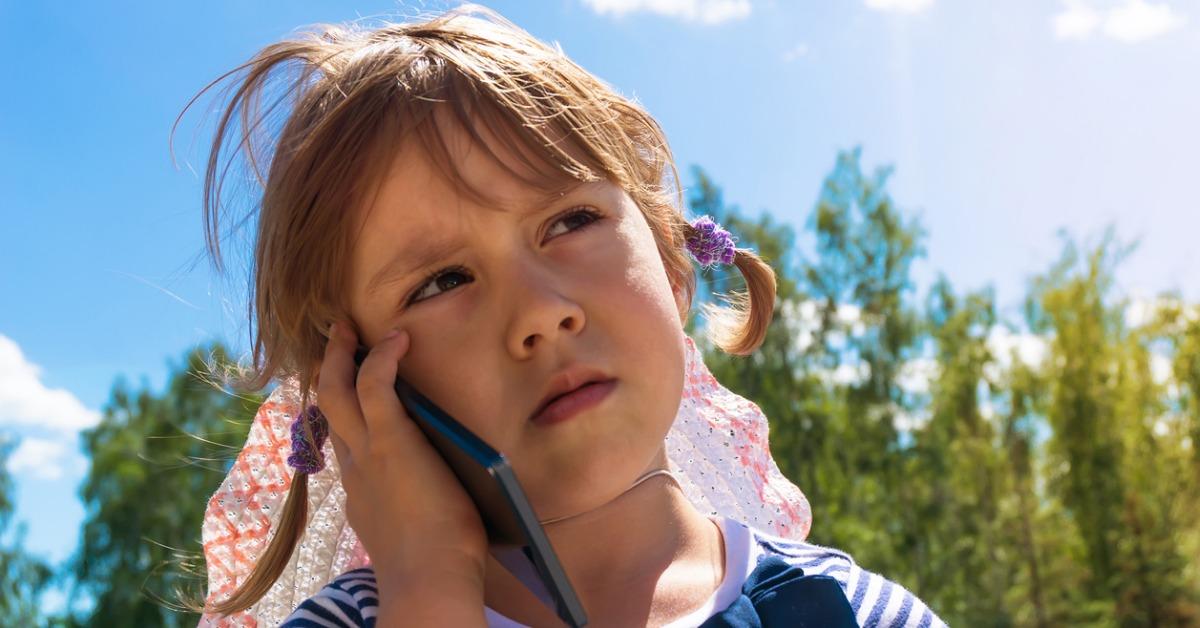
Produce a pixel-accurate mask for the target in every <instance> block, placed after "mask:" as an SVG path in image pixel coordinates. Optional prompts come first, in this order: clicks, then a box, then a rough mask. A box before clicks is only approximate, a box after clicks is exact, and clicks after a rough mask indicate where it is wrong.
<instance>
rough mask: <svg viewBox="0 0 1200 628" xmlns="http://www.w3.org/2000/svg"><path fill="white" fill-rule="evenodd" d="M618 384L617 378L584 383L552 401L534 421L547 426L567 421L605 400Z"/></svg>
mask: <svg viewBox="0 0 1200 628" xmlns="http://www.w3.org/2000/svg"><path fill="white" fill-rule="evenodd" d="M616 386H617V380H615V379H609V380H604V381H601V382H592V383H590V384H584V385H583V386H580V387H579V388H576V389H575V390H573V391H571V392H569V393H567V394H565V395H563V396H561V397H559V398H558V399H555V400H554V401H552V402H550V405H548V406H546V407H545V408H544V409H543V410H542V411H541V412H539V413H538V414H537V416H535V417H533V422H534V423H536V424H538V425H542V426H546V425H553V424H555V423H561V422H563V421H566V420H567V419H569V418H571V417H573V416H575V415H577V414H579V413H581V412H583V411H584V410H587V409H588V408H591V407H592V406H595V405H597V404H599V403H600V402H601V401H604V399H605V398H607V397H608V395H609V394H610V393H611V392H612V390H613V388H616Z"/></svg>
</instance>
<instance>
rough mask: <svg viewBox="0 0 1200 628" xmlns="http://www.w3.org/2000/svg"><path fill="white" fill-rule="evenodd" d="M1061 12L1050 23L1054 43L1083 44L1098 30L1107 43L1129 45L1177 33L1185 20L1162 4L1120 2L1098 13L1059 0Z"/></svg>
mask: <svg viewBox="0 0 1200 628" xmlns="http://www.w3.org/2000/svg"><path fill="white" fill-rule="evenodd" d="M1062 4H1063V9H1062V11H1060V12H1059V13H1058V14H1056V15H1054V16H1053V17H1052V18H1051V20H1050V22H1051V25H1052V26H1053V28H1054V36H1055V37H1057V38H1058V39H1076V40H1084V39H1088V38H1090V37H1091V36H1092V34H1093V33H1094V32H1096V30H1097V29H1099V30H1100V31H1101V32H1102V33H1103V34H1104V35H1105V36H1106V37H1108V38H1109V39H1115V40H1117V41H1120V42H1124V43H1128V44H1133V43H1138V42H1141V41H1146V40H1148V39H1153V38H1155V37H1158V36H1159V35H1163V34H1166V33H1169V32H1171V31H1173V30H1175V29H1178V28H1180V27H1182V26H1183V25H1184V23H1186V22H1187V17H1186V16H1184V15H1182V14H1180V13H1177V12H1176V11H1175V10H1174V9H1172V8H1171V7H1170V6H1169V5H1167V4H1166V3H1165V2H1163V3H1157V4H1155V3H1151V2H1147V1H1146V0H1123V1H1122V2H1121V4H1118V5H1116V6H1112V7H1110V8H1108V10H1107V11H1105V12H1103V13H1101V12H1100V11H1099V10H1097V9H1095V8H1093V7H1092V6H1091V5H1089V4H1088V2H1087V0H1062Z"/></svg>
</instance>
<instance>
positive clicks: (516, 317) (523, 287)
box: [506, 265, 587, 359]
mask: <svg viewBox="0 0 1200 628" xmlns="http://www.w3.org/2000/svg"><path fill="white" fill-rule="evenodd" d="M511 277H512V281H513V283H512V284H510V285H511V287H512V290H511V291H510V292H509V296H510V298H511V301H510V302H509V304H508V306H509V308H510V310H509V311H510V312H512V315H511V316H512V322H511V323H510V327H509V329H508V332H507V333H508V338H507V340H506V342H507V344H508V348H509V351H510V352H511V354H512V355H513V357H514V358H516V359H527V358H529V357H531V356H533V355H534V353H535V352H538V351H545V350H546V349H547V348H548V347H546V346H543V345H550V346H553V345H554V344H555V343H558V342H561V341H562V340H564V339H565V338H567V337H570V336H575V335H578V334H579V332H581V331H583V327H584V325H585V324H586V322H587V319H586V318H585V316H584V313H583V307H582V306H581V305H580V303H579V302H578V301H576V300H575V299H574V298H573V297H572V296H570V295H569V294H567V293H566V292H564V289H563V288H564V286H563V281H564V279H563V278H562V277H552V276H551V275H550V273H549V272H547V271H545V270H544V269H537V268H534V267H533V265H529V266H528V267H526V268H524V269H514V272H513V273H512V275H511Z"/></svg>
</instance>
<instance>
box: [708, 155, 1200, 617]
mask: <svg viewBox="0 0 1200 628" xmlns="http://www.w3.org/2000/svg"><path fill="white" fill-rule="evenodd" d="M859 161H860V152H859V151H858V150H857V149H855V150H851V151H847V152H844V153H841V154H840V155H839V156H838V158H837V161H836V163H835V165H834V168H833V170H832V171H831V173H830V174H829V176H828V177H827V178H826V180H825V182H824V184H823V186H822V188H821V190H820V193H819V196H818V198H817V201H816V203H815V205H814V207H813V210H812V212H811V214H810V218H809V221H808V227H809V229H810V230H811V231H812V234H813V235H814V236H815V240H816V246H815V249H814V251H815V252H814V255H813V257H812V258H811V259H800V260H798V261H793V260H792V258H793V257H795V251H793V250H791V249H792V247H793V245H794V241H795V234H794V233H793V232H792V231H791V229H790V228H789V227H787V226H786V225H774V224H772V222H771V221H770V219H769V218H763V219H761V220H758V221H750V220H748V219H746V218H744V217H742V216H741V214H740V211H739V210H738V208H737V207H734V206H728V205H725V204H724V201H723V199H722V197H721V193H720V189H719V188H718V187H717V186H716V185H715V184H714V183H713V182H712V180H711V179H710V178H709V177H708V176H707V175H706V174H705V173H704V172H703V171H699V170H697V171H695V172H694V173H693V174H694V177H695V178H696V179H697V186H696V188H695V189H694V191H693V193H692V195H691V197H690V198H689V201H690V204H691V208H692V211H693V213H694V214H702V213H706V214H711V215H713V216H717V217H720V220H722V222H724V223H725V224H726V225H727V226H728V228H730V230H731V231H733V232H734V233H735V234H737V235H738V237H739V241H740V243H741V246H748V247H750V248H754V249H756V250H760V251H766V252H770V254H769V255H767V256H766V257H767V258H768V259H769V260H771V261H772V263H774V264H775V267H776V271H777V273H778V274H779V275H780V285H781V286H786V289H781V290H780V294H779V299H778V302H777V303H776V313H777V319H776V320H775V321H774V322H773V323H772V326H771V330H770V332H769V333H768V335H767V339H766V342H765V343H764V345H763V349H762V350H761V351H760V352H759V354H756V355H754V356H750V357H749V358H732V357H729V356H726V355H724V354H721V353H719V352H718V351H716V350H715V349H714V348H713V347H711V346H708V345H704V348H705V349H706V356H705V359H706V361H707V362H708V363H709V365H710V368H711V369H712V370H713V373H714V374H715V375H716V377H717V378H718V379H719V380H720V381H722V382H723V383H724V384H725V385H726V386H728V387H729V388H731V389H733V390H735V391H737V392H739V393H740V394H743V395H745V396H747V397H749V398H751V399H753V400H754V401H755V402H757V403H758V404H759V405H760V407H762V409H763V410H764V412H765V413H766V414H767V416H768V417H770V421H771V445H772V449H773V452H774V454H775V458H776V460H777V461H778V462H779V465H780V467H781V469H783V471H784V473H785V474H787V475H788V476H789V477H791V478H792V479H793V480H794V481H796V482H797V484H799V485H800V486H801V488H802V489H803V490H804V491H805V493H806V494H807V495H808V496H809V499H810V500H811V502H812V504H813V513H814V524H813V529H812V533H811V539H812V540H813V541H815V542H818V543H823V544H828V545H835V546H838V547H840V548H842V549H845V550H847V551H849V552H851V553H852V554H853V555H854V556H855V557H856V559H857V560H858V562H859V563H860V564H862V565H864V566H865V567H866V568H869V569H873V570H875V571H878V572H880V573H882V574H884V575H886V576H888V577H889V578H891V579H893V580H896V581H898V582H899V583H901V584H903V585H904V586H906V587H908V588H910V589H912V590H913V591H914V592H915V593H917V594H918V595H919V596H920V597H922V599H924V600H926V601H927V602H928V603H929V604H930V605H931V606H932V607H933V608H934V609H936V610H937V611H938V612H939V614H941V615H942V617H943V618H945V619H946V620H948V621H949V622H950V623H951V625H965V626H1037V627H1045V626H1063V625H1070V626H1131V627H1132V626H1195V625H1200V614H1198V608H1200V607H1198V606H1197V600H1198V598H1200V560H1198V559H1197V556H1200V506H1198V505H1197V504H1198V503H1200V453H1197V449H1198V448H1197V446H1196V445H1197V443H1198V442H1200V306H1197V305H1189V304H1186V303H1183V301H1182V300H1181V299H1179V298H1178V297H1164V298H1160V299H1156V300H1153V301H1151V306H1150V307H1151V309H1153V310H1154V315H1153V316H1150V317H1146V316H1143V317H1142V318H1141V319H1140V320H1136V321H1129V320H1127V319H1128V315H1127V313H1128V312H1129V311H1131V307H1132V304H1131V303H1130V302H1129V301H1128V300H1123V299H1121V298H1119V295H1118V293H1117V286H1116V282H1115V269H1116V268H1117V266H1118V265H1119V263H1120V262H1121V260H1122V259H1123V258H1124V257H1125V256H1127V255H1128V254H1129V252H1130V251H1131V250H1132V249H1131V248H1130V247H1123V246H1121V245H1120V244H1119V243H1117V242H1116V241H1115V238H1114V236H1113V235H1112V234H1111V233H1109V234H1108V235H1106V237H1105V238H1104V239H1103V241H1102V242H1100V243H1099V244H1097V245H1095V246H1094V247H1090V248H1088V247H1082V248H1081V247H1080V246H1079V245H1077V244H1076V243H1075V242H1073V241H1072V240H1071V239H1070V238H1069V237H1066V236H1064V253H1063V256H1062V258H1061V259H1060V260H1059V261H1058V262H1057V263H1055V264H1054V265H1053V266H1052V267H1051V268H1049V269H1048V270H1047V271H1046V272H1045V273H1044V274H1041V275H1038V276H1036V277H1033V278H1032V279H1031V281H1030V287H1029V292H1028V295H1027V299H1026V302H1025V304H1024V305H1025V307H1024V316H1023V317H1022V318H1021V319H1020V320H1005V319H1004V318H1003V317H1002V316H1000V315H999V313H998V311H997V306H996V303H995V298H994V295H993V293H992V291H991V289H989V288H985V289H983V290H977V291H973V292H966V293H960V292H958V291H956V290H955V289H954V287H953V286H952V285H951V284H950V282H949V281H948V280H947V279H945V278H944V277H943V278H940V279H939V280H938V281H936V282H935V283H934V285H933V286H932V287H931V289H930V291H929V293H928V294H927V295H926V296H925V298H924V303H923V304H922V303H921V302H920V299H919V298H918V295H916V294H915V293H916V291H915V289H914V288H913V282H912V277H911V272H912V266H913V263H914V262H915V261H916V260H918V259H919V258H920V257H921V256H922V255H923V252H924V235H925V234H924V228H923V227H922V226H921V225H920V223H919V222H918V221H916V220H915V219H913V218H909V217H907V216H906V215H905V213H904V212H903V211H902V210H901V209H900V208H898V207H897V205H896V204H895V202H894V201H893V200H892V198H891V196H890V194H889V193H888V191H887V179H888V176H889V174H890V172H891V170H890V169H888V168H881V169H878V170H876V171H875V172H874V174H872V175H870V176H868V175H866V174H864V172H863V169H862V167H861V165H860V163H859ZM777 262H778V263H777ZM728 275H729V273H728V272H726V273H725V274H713V275H712V276H711V277H709V279H708V281H706V282H703V283H702V286H704V287H707V288H709V289H718V288H719V289H721V290H733V289H737V288H738V287H740V285H739V284H738V282H737V279H736V278H731V277H729V276H728ZM701 296H703V295H701ZM1138 305H1139V306H1141V307H1146V304H1145V303H1141V304H1138ZM1006 339H1007V340H1006ZM1030 349H1040V350H1041V354H1042V355H1041V357H1036V356H1035V357H1031V356H1030V355H1028V353H1029V352H1030ZM1034 353H1037V351H1034ZM1164 373H1165V374H1164Z"/></svg>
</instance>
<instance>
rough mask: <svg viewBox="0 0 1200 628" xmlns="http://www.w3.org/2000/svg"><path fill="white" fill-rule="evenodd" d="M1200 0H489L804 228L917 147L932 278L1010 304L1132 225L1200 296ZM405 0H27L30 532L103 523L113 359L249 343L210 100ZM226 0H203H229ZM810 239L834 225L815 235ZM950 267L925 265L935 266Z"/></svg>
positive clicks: (18, 85) (1151, 253)
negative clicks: (310, 42) (92, 433)
mask: <svg viewBox="0 0 1200 628" xmlns="http://www.w3.org/2000/svg"><path fill="white" fill-rule="evenodd" d="M1198 5H1200V3H1198V2H1196V1H1183V0H1110V1H1101V0H1070V1H1065V0H1064V1H1057V0H1041V1H1037V2H1034V1H1029V0H1014V1H1010V2H993V3H982V2H949V1H948V0H854V1H850V0H847V1H845V2H814V1H809V0H804V1H795V2H784V1H774V2H772V1H767V0H552V1H546V2H493V3H490V4H489V6H491V7H493V8H495V9H497V10H498V11H500V12H501V13H502V14H503V15H505V16H506V17H508V18H509V19H511V20H513V21H514V22H516V23H517V24H519V25H521V26H523V27H524V28H526V29H528V30H529V31H531V32H532V33H533V34H534V35H536V36H538V37H540V38H542V39H545V40H556V41H558V42H560V43H561V44H562V46H563V48H564V49H565V51H566V52H567V54H568V55H570V56H571V57H572V58H574V59H575V60H576V61H577V62H579V63H580V64H581V65H582V66H583V67H585V68H587V69H589V70H591V71H592V72H594V73H596V74H597V75H599V76H600V77H601V78H603V79H605V80H606V81H608V82H609V83H611V84H612V85H614V86H615V87H616V88H617V89H618V90H619V91H621V92H622V93H625V94H627V95H630V96H634V97H636V98H637V99H638V100H639V101H640V102H642V103H643V104H644V105H645V106H646V107H647V108H648V109H649V111H650V112H651V113H652V114H653V115H655V116H656V117H657V118H658V120H659V121H660V122H661V123H662V125H663V127H664V128H665V130H666V132H667V135H668V138H669V139H670V141H671V143H672V147H673V148H674V150H675V153H676V156H677V158H678V161H679V164H680V166H681V169H682V170H683V171H684V174H685V181H684V184H685V186H686V185H688V184H689V183H690V178H689V177H688V176H687V169H688V168H689V167H690V166H691V165H692V164H698V165H701V166H703V167H704V168H705V169H707V170H708V171H709V173H710V174H711V175H712V176H713V177H714V179H715V180H716V181H717V183H718V184H720V185H721V186H723V188H724V191H725V198H726V199H727V200H728V201H730V202H732V203H736V204H737V205H739V206H740V207H742V209H743V210H745V211H747V212H749V213H751V214H757V213H759V212H762V211H769V212H770V213H772V214H773V215H775V216H776V217H777V218H778V219H780V220H782V221H786V222H789V223H791V224H793V225H794V226H796V228H797V229H798V230H800V229H802V228H803V227H804V224H805V219H806V218H807V216H808V213H809V211H810V209H811V208H812V205H813V202H814V201H815V199H816V196H817V191H818V188H819V185H820V182H821V180H822V178H823V177H824V176H825V175H826V174H827V173H828V171H829V170H830V168H831V167H832V165H833V163H834V158H835V155H836V153H837V151H838V150H843V149H848V148H852V147H854V146H856V145H861V146H862V147H863V162H864V165H865V166H867V167H868V168H874V167H875V166H879V165H887V164H892V165H894V166H895V167H896V171H895V174H894V176H893V178H892V180H891V192H892V195H893V198H894V199H895V200H896V201H897V202H898V204H899V205H900V206H901V207H903V208H905V209H906V210H907V211H909V212H912V213H915V214H919V215H920V216H921V218H922V220H923V222H924V224H925V225H926V227H927V228H928V230H929V238H928V241H927V244H928V251H929V255H928V258H927V259H926V260H925V261H923V262H921V263H920V264H918V265H917V267H916V273H917V277H918V279H919V281H920V285H921V286H926V285H928V283H929V281H930V280H931V279H932V278H933V277H934V276H935V273H936V272H943V273H945V274H946V275H947V276H948V277H949V278H950V279H951V281H952V282H953V283H954V284H955V285H956V286H957V287H958V288H959V289H960V290H961V289H967V288H979V287H983V286H985V285H987V284H993V285H995V286H996V288H997V291H998V296H999V298H1000V302H1001V304H1002V305H1004V306H1006V307H1009V308H1011V307H1012V306H1014V305H1016V303H1017V302H1018V300H1019V299H1020V297H1021V295H1022V293H1023V290H1024V285H1025V281H1026V279H1027V278H1028V277H1029V276H1030V275H1031V274H1033V273H1036V272H1039V271H1041V270H1043V269H1045V268H1046V267H1047V266H1048V265H1049V264H1050V262H1051V261H1052V260H1053V259H1055V257H1056V256H1057V254H1058V253H1059V251H1060V250H1061V247H1060V241H1059V240H1058V238H1057V237H1056V235H1055V234H1056V231H1057V230H1058V229H1060V228H1063V227H1066V228H1069V229H1070V230H1071V231H1072V232H1073V233H1075V234H1077V235H1080V236H1083V237H1087V238H1092V239H1095V238H1097V237H1098V236H1099V234H1100V233H1101V232H1102V230H1103V228H1104V227H1105V226H1107V225H1109V224H1114V225H1116V228H1117V232H1118V234H1119V235H1120V236H1121V237H1122V238H1124V239H1125V240H1132V239H1135V238H1136V239H1139V240H1140V242H1141V246H1140V248H1139V250H1138V251H1137V252H1136V253H1135V254H1134V256H1133V257H1132V258H1131V259H1130V260H1129V261H1128V262H1127V263H1126V264H1125V265H1124V267H1123V268H1122V270H1121V272H1120V275H1119V277H1120V280H1121V285H1122V288H1123V289H1124V290H1126V291H1127V292H1128V293H1129V294H1130V295H1131V296H1147V295H1151V294H1154V293H1158V292H1160V291H1163V290H1168V289H1179V290H1181V291H1182V292H1183V293H1184V295H1185V296H1186V297H1188V298H1189V299H1190V300H1193V301H1194V300H1197V299H1198V298H1200V289H1198V286H1197V283H1196V282H1195V281H1194V280H1193V279H1192V278H1193V277H1195V276H1196V275H1197V274H1198V273H1200V254H1198V253H1197V252H1196V246H1195V244H1194V239H1195V234H1197V233H1200V211H1198V208H1197V200H1196V194H1195V183H1196V181H1197V176H1196V174H1195V170H1196V169H1197V166H1198V165H1200V160H1197V158H1196V157H1195V155H1194V154H1193V152H1192V151H1193V150H1194V149H1195V147H1196V146H1200V121H1198V120H1197V117H1196V112H1197V111H1200V86H1198V84H1197V82H1196V81H1195V77H1196V76H1197V70H1198V69H1200V68H1198V67H1197V61H1196V60H1197V59H1200V24H1197V20H1198V19H1200V6H1198ZM421 6H424V7H425V8H428V9H437V8H439V7H444V6H452V5H448V4H443V3H432V2H427V3H424V4H423V5H418V4H415V3H412V4H410V5H408V7H407V8H404V7H402V6H401V5H398V4H395V3H392V2H365V1H360V2H347V1H346V0H340V1H338V2H320V1H315V0H307V1H294V0H289V1H287V2H283V1H278V0H271V1H266V0H262V1H256V2H235V1H213V2H207V3H203V5H201V4H198V3H193V4H191V5H183V4H177V3H134V2H110V3H84V2H65V3H41V2H3V3H0V57H2V58H4V59H7V60H9V63H8V64H7V67H8V71H7V76H6V82H5V87H4V97H3V98H0V189H3V190H4V194H3V196H2V197H0V212H2V216H3V222H2V223H0V224H2V225H3V228H2V229H0V244H2V245H3V246H0V295H3V304H4V305H3V307H0V434H4V435H6V436H7V437H9V438H17V439H20V440H21V445H20V447H19V449H18V450H17V454H16V455H15V456H14V458H13V459H12V460H10V463H9V469H10V471H11V472H12V473H13V475H14V477H15V479H16V482H17V490H18V500H17V504H18V518H19V519H21V520H23V521H26V522H28V524H29V527H30V529H29V535H28V538H27V546H28V547H30V548H31V549H32V550H34V551H36V552H38V553H41V554H43V555H44V556H46V557H48V558H50V559H51V560H55V561H57V560H61V559H63V558H65V557H66V556H67V555H68V554H69V553H70V552H71V551H72V550H73V548H74V547H75V544H76V542H77V538H78V525H79V522H80V520H81V518H82V507H81V506H80V504H79V502H78V499H77V497H76V489H77V487H78V485H79V482H80V481H81V479H82V478H83V475H84V474H85V472H86V468H87V462H86V460H85V459H83V457H82V456H81V454H80V453H79V441H78V432H79V430H80V429H82V428H84V427H87V426H88V425H91V424H94V423H95V421H97V420H98V418H99V416H100V411H101V408H102V407H103V405H104V403H105V402H106V401H107V399H108V394H109V391H110V390H111V388H112V385H113V382H114V381H115V379H116V378H118V377H124V378H126V379H127V380H128V381H130V382H131V383H132V384H134V385H135V386H136V385H139V384H142V385H145V386H149V387H151V388H153V389H154V390H156V391H160V390H162V388H163V385H164V383H165V379H166V375H167V373H168V370H169V369H170V368H171V366H172V364H174V363H176V362H178V361H179V360H180V359H181V356H182V355H183V354H184V352H185V351H186V349H187V348H188V347H189V346H192V345H194V344H196V343H199V342H205V341H208V340H210V339H213V338H220V339H224V340H225V341H226V342H227V343H228V344H229V345H231V346H233V347H235V348H237V349H239V350H244V348H245V347H246V346H247V340H246V334H247V330H246V323H245V321H244V320H243V313H244V311H245V306H244V292H243V289H244V286H243V285H241V283H240V280H241V277H240V276H237V275H235V276H234V277H233V278H232V279H221V278H217V277H215V276H214V275H213V274H211V273H210V271H209V269H208V267H207V265H206V264H205V263H200V264H198V265H196V266H195V267H194V268H193V267H191V266H190V265H189V264H190V262H191V261H192V260H193V259H195V258H196V256H197V255H198V254H199V253H200V252H201V250H202V247H203V237H202V231H201V222H200V220H201V218H200V216H201V213H200V191H201V181H200V179H199V178H198V175H197V172H199V171H200V170H201V167H202V166H201V164H202V163H203V159H204V155H203V152H202V149H203V147H204V145H205V142H206V140H205V136H204V134H203V128H204V127H201V126H199V124H200V116H199V115H190V116H189V117H187V118H185V119H184V123H183V124H182V126H181V133H180V135H179V136H178V138H177V141H176V151H177V156H178V158H179V163H178V167H176V166H175V165H173V164H172V161H171V158H170V155H169V153H168V145H167V136H168V132H169V130H170V127H171V123H172V122H173V121H174V119H175V116H176V115H177V114H178V113H179V112H180V110H181V109H182V107H183V105H184V104H185V103H186V102H187V100H188V99H189V98H190V97H191V96H192V95H193V94H194V93H195V92H196V91H197V90H198V89H199V88H201V87H202V86H203V85H204V84H206V83H207V82H208V81H209V80H212V79H214V78H216V77H217V76H218V75H219V74H221V73H222V72H224V71H226V70H228V69H231V68H232V67H234V66H235V65H236V64H238V63H240V62H243V61H244V60H246V59H248V58H249V57H250V56H251V55H252V54H253V53H254V52H255V51H256V50H258V49H259V48H261V47H262V46H264V45H266V44H268V43H271V42H273V41H276V40H278V39H280V38H282V37H285V36H287V35H288V34H289V32H291V31H292V30H293V29H296V28H298V27H300V26H303V25H306V24H311V23H315V22H333V21H344V20H350V19H354V18H356V17H360V16H379V17H382V16H386V15H388V14H392V15H395V14H396V13H397V12H411V11H412V10H413V9H414V7H416V8H420V7H421ZM201 7H202V8H201ZM800 246H801V248H802V250H808V248H809V247H810V241H809V239H808V238H807V237H802V238H801V241H800ZM922 293H923V291H922Z"/></svg>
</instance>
